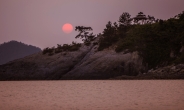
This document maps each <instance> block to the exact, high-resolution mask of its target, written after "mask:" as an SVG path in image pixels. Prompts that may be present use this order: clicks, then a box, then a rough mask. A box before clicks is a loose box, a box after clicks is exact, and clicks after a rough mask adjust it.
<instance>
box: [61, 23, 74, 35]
mask: <svg viewBox="0 0 184 110" xmlns="http://www.w3.org/2000/svg"><path fill="white" fill-rule="evenodd" d="M62 30H63V32H65V33H67V34H69V33H71V32H72V30H73V26H72V25H71V24H69V23H66V24H64V25H63V27H62Z"/></svg>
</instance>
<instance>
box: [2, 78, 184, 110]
mask: <svg viewBox="0 0 184 110" xmlns="http://www.w3.org/2000/svg"><path fill="white" fill-rule="evenodd" d="M183 84H184V81H183V80H99V81H97V80H95V81H92V80H90V81H88V80H80V81H72V80H70V81H2V82H0V88H1V89H0V99H1V100H0V110H182V109H184V92H183V91H184V86H183Z"/></svg>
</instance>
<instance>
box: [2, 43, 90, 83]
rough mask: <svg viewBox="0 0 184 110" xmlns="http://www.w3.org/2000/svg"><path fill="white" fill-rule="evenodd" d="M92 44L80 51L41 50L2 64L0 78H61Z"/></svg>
mask: <svg viewBox="0 0 184 110" xmlns="http://www.w3.org/2000/svg"><path fill="white" fill-rule="evenodd" d="M90 48H91V46H84V45H83V46H82V47H81V48H80V49H79V50H78V51H74V52H62V53H58V54H54V55H52V56H49V55H43V54H42V53H41V52H40V53H36V54H33V55H31V56H27V57H25V58H22V59H18V60H14V61H12V62H9V63H7V64H5V65H0V80H29V79H31V80H42V79H49V80H50V79H60V78H61V77H62V75H63V74H65V73H67V72H68V71H70V70H71V69H72V68H73V67H74V66H75V65H76V64H77V63H78V62H79V61H81V59H83V57H84V56H85V55H86V53H88V51H89V50H90Z"/></svg>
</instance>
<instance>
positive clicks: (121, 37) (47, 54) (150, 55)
mask: <svg viewBox="0 0 184 110" xmlns="http://www.w3.org/2000/svg"><path fill="white" fill-rule="evenodd" d="M183 29H184V11H183V12H182V13H180V14H178V15H176V16H175V17H173V18H170V19H168V20H162V19H156V18H155V17H153V16H150V15H145V14H144V13H143V12H139V13H138V14H137V16H135V17H131V15H130V14H129V13H127V12H124V13H122V15H121V16H120V17H119V20H118V22H114V23H112V22H111V21H109V22H108V23H107V24H106V28H105V29H104V30H103V32H102V33H99V34H98V35H94V34H93V33H92V32H91V33H90V31H92V30H93V29H92V28H91V27H86V26H76V27H75V30H76V31H78V32H79V34H78V35H76V37H75V38H81V39H82V41H83V43H77V42H72V44H63V45H61V44H58V45H57V47H51V48H50V47H47V48H45V49H43V51H42V52H39V53H35V54H32V55H29V56H26V57H24V58H21V59H17V60H14V61H11V62H9V63H6V64H4V65H0V80H66V79H67V80H68V79H71V80H75V79H87V80H94V79H184V30H183Z"/></svg>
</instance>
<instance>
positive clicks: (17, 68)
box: [0, 40, 145, 80]
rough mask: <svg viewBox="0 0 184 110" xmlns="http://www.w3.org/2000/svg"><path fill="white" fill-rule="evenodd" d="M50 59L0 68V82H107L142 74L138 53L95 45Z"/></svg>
mask: <svg viewBox="0 0 184 110" xmlns="http://www.w3.org/2000/svg"><path fill="white" fill-rule="evenodd" d="M94 42H96V40H95V41H93V42H92V43H91V45H89V46H86V45H84V44H83V45H82V47H81V48H80V49H79V50H78V51H74V52H62V53H58V54H54V55H52V56H49V55H43V54H42V53H41V52H40V53H37V54H33V55H31V56H27V57H25V58H22V59H18V60H15V61H12V62H9V63H7V64H5V65H1V66H0V80H43V79H48V80H52V79H54V80H57V79H107V78H113V77H116V76H121V75H129V76H136V75H138V74H139V73H142V72H144V71H145V67H144V66H143V64H142V58H140V57H139V55H138V52H133V53H126V54H124V53H123V52H121V53H116V52H115V51H114V49H113V48H108V49H105V50H103V51H97V48H98V45H94Z"/></svg>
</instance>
